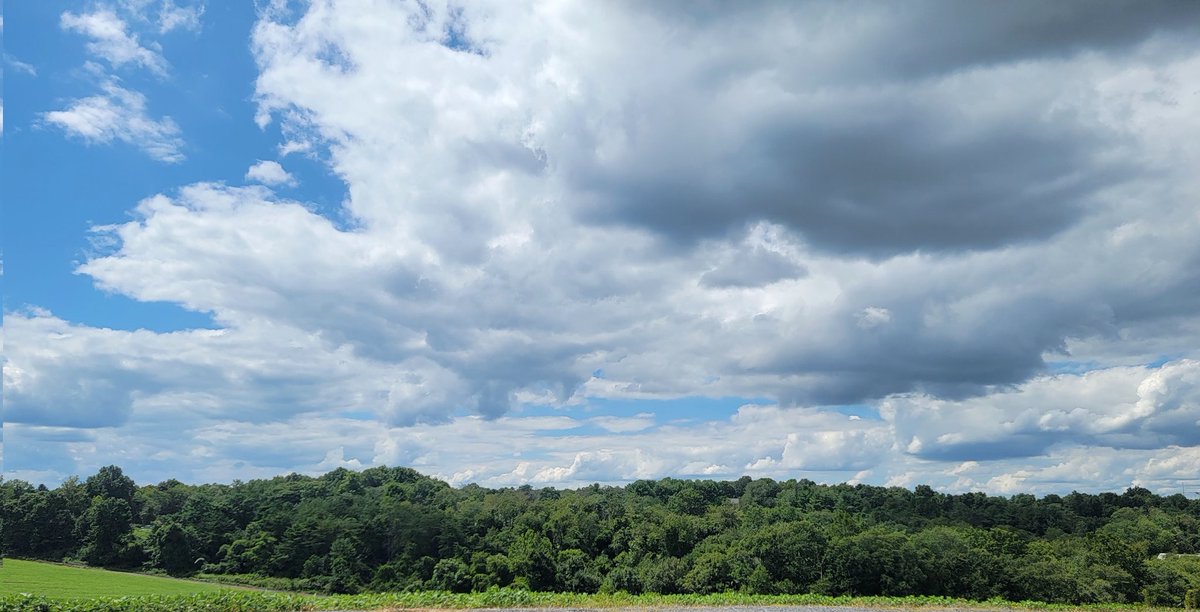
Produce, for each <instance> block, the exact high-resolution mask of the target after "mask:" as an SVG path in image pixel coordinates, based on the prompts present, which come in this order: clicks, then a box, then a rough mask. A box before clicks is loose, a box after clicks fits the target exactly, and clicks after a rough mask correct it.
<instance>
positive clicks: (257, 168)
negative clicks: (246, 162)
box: [246, 160, 296, 186]
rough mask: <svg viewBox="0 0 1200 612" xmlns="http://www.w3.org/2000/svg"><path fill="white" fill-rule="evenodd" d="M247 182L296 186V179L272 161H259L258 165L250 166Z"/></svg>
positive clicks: (247, 172)
mask: <svg viewBox="0 0 1200 612" xmlns="http://www.w3.org/2000/svg"><path fill="white" fill-rule="evenodd" d="M246 180H248V181H256V182H259V183H262V184H264V185H271V186H278V185H286V186H293V185H295V184H296V177H294V176H292V175H291V174H289V173H288V171H287V170H284V169H283V166H281V165H279V162H277V161H270V160H265V161H264V160H259V161H258V163H256V164H254V165H253V166H250V169H249V170H247V171H246Z"/></svg>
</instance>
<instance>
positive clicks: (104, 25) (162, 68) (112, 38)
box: [60, 9, 167, 76]
mask: <svg viewBox="0 0 1200 612" xmlns="http://www.w3.org/2000/svg"><path fill="white" fill-rule="evenodd" d="M60 23H61V25H62V28H63V29H64V30H67V31H71V32H78V33H80V34H83V35H84V36H87V37H88V38H90V39H91V41H90V42H88V45H87V48H88V51H90V52H91V53H94V54H95V55H98V56H100V57H101V58H104V59H105V60H107V61H108V63H109V64H111V65H112V66H113V67H114V68H121V67H123V66H125V65H126V64H133V65H137V66H141V67H143V68H145V69H147V70H149V71H151V72H153V73H155V74H157V75H160V76H164V75H166V73H167V60H166V59H164V58H163V56H162V53H161V52H160V51H159V50H158V49H151V48H147V47H145V46H142V44H141V43H140V42H139V41H138V38H137V36H136V35H134V34H131V33H130V32H129V28H128V26H127V25H126V23H125V21H124V20H123V19H121V18H120V17H119V16H117V14H116V13H114V12H112V11H111V10H104V9H101V10H97V11H94V12H91V13H82V14H79V13H72V12H70V11H66V12H64V13H63V14H62V18H61V22H60Z"/></svg>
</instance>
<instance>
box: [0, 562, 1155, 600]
mask: <svg viewBox="0 0 1200 612" xmlns="http://www.w3.org/2000/svg"><path fill="white" fill-rule="evenodd" d="M731 605H742V606H746V605H751V606H780V605H786V606H839V607H847V606H849V607H853V608H859V609H862V608H875V609H902V610H913V609H917V608H926V609H930V610H941V609H948V608H949V609H955V610H959V611H963V610H981V611H982V610H1042V611H1051V612H1067V611H1071V610H1087V611H1089V612H1101V611H1116V610H1136V611H1137V612H1152V611H1154V610H1156V609H1155V608H1147V607H1142V606H1120V605H1110V606H1066V605H1054V604H1042V603H1036V602H1020V603H1014V602H1005V601H999V600H992V601H988V602H973V601H963V600H955V599H949V598H944V597H827V596H822V595H747V594H741V593H721V594H714V595H653V594H647V595H629V594H627V593H616V594H611V595H581V594H572V593H533V592H529V591H522V590H517V589H493V590H489V591H485V592H482V593H464V594H456V593H444V592H436V591H423V592H416V593H375V594H362V595H334V596H319V595H302V594H297V593H281V592H271V591H255V590H247V589H242V588H236V587H228V586H223V585H216V584H206V583H202V582H194V581H188V580H176V579H173V578H161V577H157V576H146V575H140V574H129V573H123V572H110V571H106V570H100V569H90V568H79V567H69V566H64V565H56V564H51V563H38V562H33V561H20V560H13V559H6V560H5V561H4V566H3V568H0V612H188V611H192V610H207V611H209V612H251V611H253V612H285V611H298V610H402V609H424V610H430V609H470V608H643V609H645V608H657V607H670V608H678V607H690V606H731ZM1158 610H1161V608H1160V609H1158Z"/></svg>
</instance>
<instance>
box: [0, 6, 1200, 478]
mask: <svg viewBox="0 0 1200 612" xmlns="http://www.w3.org/2000/svg"><path fill="white" fill-rule="evenodd" d="M262 10H263V12H262V14H261V15H260V18H259V20H258V22H257V24H256V25H255V27H254V30H253V33H252V36H251V40H250V45H251V49H252V51H253V53H254V56H255V60H256V61H257V65H258V68H259V75H258V79H257V82H256V94H255V103H256V104H257V109H258V122H259V123H260V125H263V126H267V125H272V124H274V125H278V126H279V127H280V129H281V131H282V133H283V134H284V135H285V137H286V139H287V140H288V142H285V143H281V151H283V152H285V153H287V152H290V151H300V150H305V148H306V147H316V148H319V149H320V150H321V151H322V152H323V153H324V154H325V155H326V156H327V157H326V158H322V159H327V160H328V163H329V166H330V169H331V170H332V171H333V172H334V173H336V175H337V176H338V177H340V178H341V179H342V180H343V181H344V182H345V184H346V186H347V188H348V193H349V196H348V198H347V199H346V201H345V202H344V205H343V206H344V208H343V210H342V211H341V213H342V214H343V218H342V219H338V220H337V221H336V222H335V220H332V219H330V218H327V217H325V216H322V214H320V213H319V212H318V211H316V209H314V208H312V207H309V206H307V205H306V204H305V203H304V202H301V201H291V200H287V199H284V198H282V197H280V196H279V195H278V194H276V193H274V192H273V191H272V190H271V189H270V188H269V186H271V185H284V184H287V183H288V176H289V175H287V173H286V172H284V171H283V168H282V166H279V165H278V163H276V162H261V163H259V164H258V165H255V166H254V167H253V168H252V169H251V171H250V172H249V173H248V174H247V178H248V179H250V180H256V181H259V182H261V183H262V184H263V185H265V186H252V187H233V186H229V185H225V184H221V183H197V184H192V185H187V186H181V187H180V188H179V189H178V190H177V191H175V192H171V193H164V194H158V195H153V196H151V197H148V198H147V199H145V200H143V201H142V202H141V203H139V204H137V205H136V208H135V209H134V210H133V219H132V220H130V221H127V222H124V223H119V224H115V225H107V226H100V227H97V228H95V229H94V231H95V232H96V235H97V237H98V238H99V239H100V240H99V242H101V243H104V244H108V245H110V248H109V249H107V250H106V251H104V252H100V253H96V254H95V255H94V256H93V257H91V258H89V259H88V260H87V261H85V262H83V263H82V264H81V265H80V266H79V268H78V273H80V274H83V275H86V276H88V277H90V278H91V279H92V280H93V281H94V282H95V284H96V286H97V287H98V288H100V289H102V290H105V291H109V292H114V293H118V294H122V295H125V296H129V297H132V298H134V299H137V300H142V301H162V302H170V303H174V304H179V305H181V306H183V307H184V308H187V309H189V310H193V311H197V312H203V313H209V314H210V315H211V316H212V318H213V321H214V322H215V323H216V325H217V327H218V328H219V329H216V330H191V331H184V332H176V333H171V334H161V333H153V332H148V331H144V330H143V331H122V330H108V329H97V328H91V327H88V326H86V325H81V324H74V323H71V322H69V321H64V320H61V319H59V318H57V317H55V316H54V315H53V314H51V313H48V312H45V311H37V310H31V311H25V312H21V313H17V314H14V315H10V316H9V317H8V320H7V321H6V334H7V341H8V353H9V354H8V358H9V364H8V366H7V367H6V370H5V389H6V399H7V400H8V404H9V405H8V413H7V417H6V418H7V419H8V420H9V422H10V423H14V424H15V427H14V429H15V431H16V432H17V433H16V434H15V435H17V436H21V435H22V433H21V432H27V435H28V436H31V438H30V439H35V438H36V436H38V435H48V436H60V437H61V436H67V437H70V436H79V437H80V439H79V440H72V441H64V442H61V444H63V445H68V446H69V447H70V448H72V449H74V450H73V451H72V453H73V454H72V455H71V456H72V457H78V460H77V461H78V462H80V464H87V463H88V462H99V464H103V463H109V462H112V459H101V458H100V457H102V456H106V453H109V452H112V450H113V449H117V448H124V449H130V452H131V453H134V451H135V450H136V453H140V455H141V456H144V457H149V458H150V459H145V460H138V459H133V460H132V461H133V463H134V464H141V465H144V466H145V467H144V469H145V470H146V473H148V474H150V473H153V474H164V477H165V476H166V475H169V474H166V472H167V471H168V470H167V469H166V468H165V467H164V466H167V465H177V466H178V465H183V466H191V468H190V469H191V470H192V474H194V475H195V477H197V478H216V479H228V478H231V477H245V476H244V475H256V474H270V473H277V472H279V471H284V470H290V469H304V470H315V469H325V468H328V467H331V466H336V465H352V466H361V465H367V464H371V463H381V462H385V463H389V464H396V463H403V464H408V465H413V466H414V467H417V468H418V469H424V470H426V471H429V472H431V473H434V474H437V475H440V476H442V477H445V478H447V479H449V480H451V481H452V482H467V481H478V482H483V483H488V484H514V483H545V484H579V483H587V482H590V481H606V482H607V481H622V480H628V479H633V478H645V477H658V476H665V475H681V476H717V477H723V476H731V477H736V476H738V475H741V474H743V473H751V474H756V475H770V476H773V477H792V476H796V475H808V474H819V475H822V477H823V478H827V479H836V480H846V479H855V480H859V481H869V482H879V483H884V482H886V483H892V484H910V483H917V482H932V483H935V484H937V485H938V486H941V487H944V488H950V489H956V490H962V489H967V488H984V489H988V490H992V491H999V492H1009V491H1016V490H1060V489H1066V490H1069V489H1070V488H1080V489H1083V488H1106V487H1107V488H1112V487H1120V486H1126V485H1128V484H1130V483H1133V482H1139V483H1145V484H1148V485H1153V486H1158V485H1154V483H1160V484H1161V483H1168V484H1169V483H1173V482H1175V481H1174V480H1172V479H1178V478H1183V477H1185V476H1187V475H1188V474H1189V472H1188V471H1187V470H1189V469H1192V470H1193V471H1192V472H1190V473H1192V474H1194V468H1195V462H1196V461H1197V460H1200V459H1197V456H1196V455H1197V451H1196V449H1197V447H1198V445H1200V438H1198V437H1197V435H1196V432H1200V413H1198V412H1197V411H1198V408H1197V406H1200V404H1198V401H1200V400H1198V398H1197V396H1196V389H1197V385H1196V376H1197V371H1198V369H1200V366H1198V365H1197V364H1198V362H1197V361H1196V359H1198V358H1200V354H1197V349H1196V347H1198V346H1200V316H1198V313H1200V272H1197V270H1200V243H1197V241H1196V240H1195V236H1196V235H1197V232H1198V231H1200V212H1198V211H1200V208H1198V207H1197V206H1196V201H1195V194H1196V193H1197V192H1200V181H1198V180H1197V179H1196V178H1195V176H1194V172H1193V171H1192V170H1193V168H1194V167H1196V163H1197V162H1198V161H1200V155H1198V154H1200V150H1198V148H1197V147H1198V146H1197V145H1196V144H1195V143H1198V142H1200V138H1197V136H1200V94H1198V93H1197V92H1196V91H1195V86H1194V83H1195V82H1197V79H1198V78H1200V45H1197V44H1196V42H1195V41H1196V40H1200V38H1197V36H1196V35H1197V33H1198V32H1197V29H1198V27H1200V26H1198V25H1197V24H1200V19H1197V17H1200V14H1198V12H1200V9H1198V8H1197V7H1196V6H1193V5H1190V4H1186V3H1160V4H1153V5H1150V6H1148V7H1147V6H1145V5H1143V4H1133V3H1120V2H1114V3H1106V4H1104V5H1103V6H1094V5H1087V4H1082V3H1065V4H1055V5H1053V6H1046V5H1042V4H1035V3H1010V4H1003V5H1001V4H996V5H959V4H950V3H937V2H930V3H915V4H911V5H905V7H904V9H903V10H900V9H899V8H898V7H893V6H891V5H887V4H884V3H860V4H820V3H779V4H776V3H763V4H759V5H754V6H743V5H711V6H706V7H697V6H695V5H681V4H675V3H656V4H639V3H619V4H613V5H605V7H604V8H603V9H601V8H600V7H599V6H597V5H589V4H584V3H555V4H549V5H535V6H528V5H514V4H512V3H471V4H468V5H457V4H452V5H440V4H436V3H428V4H423V5H420V6H417V5H412V6H409V5H403V4H394V5H387V6H380V5H378V4H376V3H371V2H366V1H365V0H363V1H353V0H344V1H342V0H339V1H334V0H320V1H317V0H314V1H313V2H310V3H307V4H305V5H303V6H301V7H298V8H297V7H291V8H288V7H285V6H282V5H281V4H278V5H277V4H272V5H269V6H266V7H264V8H263V9H262ZM72 23H74V22H72ZM64 27H75V26H67V22H66V17H64ZM79 27H80V28H83V26H82V25H81V26H79ZM89 27H90V26H89ZM94 29H95V28H92V29H86V31H87V32H88V33H89V36H92V37H93V38H95V39H96V40H97V41H99V40H110V39H112V40H116V38H114V37H113V36H108V37H107V38H105V37H101V36H100V35H99V34H96V33H95V32H93V30H94ZM81 31H84V30H81ZM106 31H107V30H106ZM114 31H115V30H114ZM106 36H107V35H106ZM122 40H124V39H122ZM130 40H134V39H130ZM97 44H98V43H97ZM127 46H128V45H125V46H123V47H121V48H125V47H127ZM139 48H141V47H139ZM96 52H97V53H98V54H101V55H104V56H105V57H107V58H108V59H109V60H110V61H111V62H113V63H114V65H118V66H119V65H121V64H122V63H124V62H125V61H126V60H122V59H121V58H125V57H134V56H136V54H133V55H130V54H128V53H125V54H123V55H122V54H117V52H116V51H115V50H109V49H108V47H105V48H104V49H100V48H97V50H96ZM110 56H111V57H110ZM127 61H129V62H132V61H133V60H132V59H130V60H127ZM146 67H149V66H146ZM113 87H117V86H115V85H113ZM118 89H119V88H118ZM85 101H86V100H85ZM81 102H83V101H81ZM126 106H129V105H126ZM51 114H53V113H51ZM79 114H80V113H77V115H79ZM93 115H96V113H93ZM64 117H65V116H64ZM47 120H48V121H55V119H52V118H51V117H50V115H47ZM59 123H60V124H62V125H67V123H66V122H65V119H64V122H59ZM95 123H97V122H92V123H91V124H87V125H92V124H95ZM72 125H79V126H83V125H85V122H82V120H80V121H79V122H76V123H74V124H72ZM82 129H83V128H82V127H81V128H78V129H76V131H77V132H79V133H80V134H81V135H84V136H85V137H86V134H84V133H83V132H82V131H81V130H82ZM97 129H98V128H97ZM97 133H98V134H106V133H112V132H104V131H99V132H97ZM113 137H120V136H115V135H114V136H110V138H113ZM167 140H168V141H169V140H170V139H169V138H168V139H167ZM289 143H290V144H289ZM296 143H307V144H306V145H305V147H300V146H298V145H296ZM166 161H170V160H169V159H167V160H166ZM250 163H254V160H247V164H250ZM268 164H274V165H271V166H268ZM243 167H245V166H243ZM256 169H257V170H256ZM345 220H349V222H348V223H347V222H345ZM688 397H709V398H729V397H734V398H738V397H740V398H766V400H767V401H766V402H762V401H757V400H756V401H749V400H747V401H746V402H745V405H744V406H743V407H742V408H741V409H739V410H737V412H736V413H734V414H732V415H724V416H720V417H714V416H712V415H707V414H704V415H698V414H690V413H688V412H686V410H679V409H673V410H676V411H677V412H676V413H665V412H662V411H659V410H657V409H656V408H655V406H656V402H665V401H668V400H672V401H673V400H678V399H679V398H688ZM603 399H624V400H630V401H638V402H642V404H641V406H642V408H641V413H648V414H651V415H652V416H649V417H646V416H643V417H639V418H637V419H634V420H633V421H631V422H627V421H620V420H617V421H614V420H612V419H613V418H626V417H619V416H618V415H599V414H589V413H588V410H589V409H590V408H589V407H590V406H592V404H593V403H594V401H595V400H603ZM671 405H672V406H677V404H671ZM851 405H853V406H857V405H866V407H867V408H868V412H877V413H878V415H879V418H874V416H872V415H870V414H869V415H867V416H868V418H850V417H848V416H847V415H846V414H843V412H845V411H844V410H842V411H841V412H839V409H838V407H843V406H851ZM606 418H607V419H608V420H605V419H606ZM167 428H170V430H172V431H182V432H185V433H184V434H183V435H184V439H185V442H183V443H173V444H172V445H171V446H166V445H160V444H158V443H157V442H155V441H154V437H155V436H156V435H158V433H161V432H162V431H166V430H167ZM63 432H79V433H78V434H69V435H68V434H66V433H63ZM176 442H178V441H176ZM54 469H57V470H60V471H66V470H70V469H71V467H70V466H68V465H60V466H58V467H55V468H54ZM1163 486H1166V485H1163Z"/></svg>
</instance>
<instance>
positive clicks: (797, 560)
mask: <svg viewBox="0 0 1200 612" xmlns="http://www.w3.org/2000/svg"><path fill="white" fill-rule="evenodd" d="M0 545H3V547H4V551H5V554H7V555H8V556H13V557H24V558H32V559H49V560H68V561H79V562H83V563H87V564H90V565H95V566H105V567H116V568H133V569H149V570H156V571H162V572H166V573H170V574H174V575H192V574H196V573H198V572H203V573H204V574H205V575H208V576H212V577H215V578H220V577H224V578H225V579H229V580H236V581H241V582H248V583H259V584H264V585H269V586H276V587H288V588H295V589H303V590H313V591H330V592H359V591H366V590H371V591H397V590H416V589H439V590H448V591H459V592H463V591H470V590H483V589H488V588H490V587H493V586H515V587H522V588H527V589H533V590H546V591H575V592H597V591H629V592H633V593H637V592H656V593H681V592H696V593H709V592H721V591H743V592H751V593H803V592H819V593H828V594H853V595H874V594H882V595H907V594H929V595H948V596H954V597H964V598H971V599H988V598H992V597H1002V598H1006V599H1011V600H1024V599H1034V600H1043V601H1055V602H1070V603H1086V602H1143V601H1144V602H1147V603H1152V604H1159V605H1168V606H1182V605H1183V603H1184V600H1185V597H1193V598H1194V597H1195V596H1196V595H1195V591H1196V590H1197V589H1200V556H1193V555H1195V554H1196V553H1200V500H1195V499H1193V500H1189V499H1187V498H1186V497H1185V496H1183V495H1180V494H1176V495H1171V496H1169V497H1164V496H1159V495H1155V494H1152V493H1151V492H1150V491H1148V490H1146V489H1142V488H1131V489H1129V490H1127V491H1125V492H1124V493H1123V494H1115V493H1102V494H1099V495H1089V494H1082V493H1071V494H1069V495H1065V496H1058V495H1047V496H1045V497H1042V498H1040V499H1039V498H1035V497H1034V496H1032V495H1015V496H1012V497H1008V498H1005V497H997V496H989V495H985V494H983V493H966V494H962V495H947V494H942V493H938V492H936V491H934V490H932V489H930V488H929V487H926V486H919V487H917V488H916V489H915V490H912V491H910V490H906V489H902V488H897V487H887V488H885V487H874V486H865V485H821V484H816V483H814V482H811V481H808V480H789V481H786V482H777V481H774V480H771V479H758V480H753V479H751V478H749V477H744V478H741V479H739V480H736V481H732V482H716V481H709V480H694V481H692V480H676V479H670V478H668V479H663V480H658V481H645V480H643V481H637V482H633V483H631V484H629V485H627V486H625V487H605V486H599V485H593V486H590V487H586V488H583V489H579V490H556V489H550V488H546V489H534V488H531V487H528V486H525V487H519V488H506V489H485V488H482V487H479V486H477V485H468V486H466V487H462V488H452V487H450V486H449V485H447V484H446V483H444V482H441V481H438V480H435V479H432V478H427V477H425V476H422V475H421V474H419V473H417V472H416V471H413V470H411V469H407V468H386V467H379V468H372V469H368V470H364V471H362V472H352V471H348V470H344V469H339V470H335V471H333V472H330V473H328V474H325V475H324V476H320V477H316V478H314V477H308V476H300V475H295V474H293V475H289V476H281V477H277V478H273V479H271V480H254V481H250V482H235V483H233V484H229V485H222V484H207V485H186V484H183V483H180V482H178V481H175V480H168V481H165V482H161V483H159V484H157V485H147V486H142V487H138V486H136V484H135V483H134V482H133V480H131V479H130V478H128V477H127V476H125V475H124V474H123V473H122V471H121V469H120V468H118V467H115V466H110V467H105V468H103V469H101V470H100V471H99V473H97V474H95V475H93V476H91V477H89V478H87V479H86V480H83V481H80V480H79V479H77V478H71V479H68V480H67V481H65V482H64V483H63V484H62V485H61V486H59V487H57V488H54V489H49V488H47V487H45V486H38V487H34V486H32V485H30V484H28V483H25V482H22V481H17V480H8V481H3V480H0ZM1160 553H1166V554H1160ZM1189 591H1191V593H1190V595H1189Z"/></svg>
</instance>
